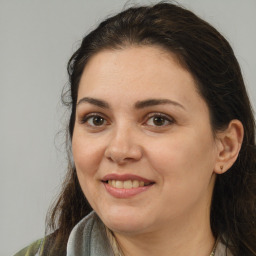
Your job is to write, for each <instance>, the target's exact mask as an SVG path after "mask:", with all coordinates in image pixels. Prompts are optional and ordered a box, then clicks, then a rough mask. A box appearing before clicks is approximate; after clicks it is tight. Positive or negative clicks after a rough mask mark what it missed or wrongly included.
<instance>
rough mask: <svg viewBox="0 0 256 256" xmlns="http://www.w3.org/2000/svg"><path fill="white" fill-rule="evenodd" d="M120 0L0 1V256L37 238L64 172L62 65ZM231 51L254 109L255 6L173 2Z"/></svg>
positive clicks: (250, 1) (218, 0) (226, 0)
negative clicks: (205, 24) (217, 35)
mask: <svg viewBox="0 0 256 256" xmlns="http://www.w3.org/2000/svg"><path fill="white" fill-rule="evenodd" d="M154 2H156V1H128V2H127V1H123V0H74V1H73V0H72V1H71V0H70V1H67V0H55V1H52V0H44V1H40V0H6V1H5V0H0V86H1V91H0V160H1V161H0V241H1V242H0V244H1V246H0V256H2V255H3V256H4V255H13V254H14V253H15V252H17V251H18V250H19V249H21V248H23V247H24V246H26V245H28V244H29V243H31V242H32V241H34V240H35V239H38V238H41V237H42V236H43V235H44V227H45V215H46V212H47V209H48V207H49V205H50V203H51V202H52V201H53V199H54V198H55V197H56V194H57V192H58V191H59V188H60V184H61V181H62V180H63V177H64V174H65V171H66V160H65V147H64V143H65V135H64V130H65V124H66V116H65V108H64V107H63V106H62V105H61V102H60V95H61V91H62V88H63V86H64V85H65V84H67V81H68V79H67V75H66V63H67V61H68V59H69V57H70V56H71V54H72V53H73V52H74V51H75V50H76V49H77V47H78V45H79V42H80V40H81V39H82V37H83V36H84V35H85V34H86V33H88V32H89V31H90V30H91V29H93V28H95V25H96V24H98V23H99V21H100V20H101V19H103V18H105V17H106V16H109V15H111V14H114V13H116V12H117V11H119V10H121V9H122V8H124V6H125V5H126V6H130V5H132V3H154ZM177 2H179V3H181V4H183V5H184V6H186V7H188V8H189V9H191V10H192V11H194V12H195V13H196V14H198V15H199V16H200V17H202V18H203V19H205V20H207V21H209V22H210V23H211V24H213V25H214V26H215V27H216V28H217V29H218V30H219V31H220V32H222V33H223V34H224V35H225V36H226V38H227V39H228V40H229V42H230V43H231V45H232V47H233V49H234V51H235V53H236V56H237V58H238V60H239V62H240V65H241V68H242V72H243V74H244V78H245V82H246V85H247V88H248V91H249V95H250V98H251V100H252V102H253V105H254V108H255V106H256V104H255V100H256V86H255V84H256V70H255V64H256V61H255V60H256V51H255V46H256V33H255V32H256V15H255V11H256V1H255V0H243V1H241V0H214V1H212V0H180V1H177Z"/></svg>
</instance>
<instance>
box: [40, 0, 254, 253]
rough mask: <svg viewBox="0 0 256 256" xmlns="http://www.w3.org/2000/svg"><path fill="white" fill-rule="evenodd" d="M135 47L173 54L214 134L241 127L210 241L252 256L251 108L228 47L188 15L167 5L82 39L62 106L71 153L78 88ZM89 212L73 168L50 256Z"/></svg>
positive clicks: (217, 195)
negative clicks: (95, 59)
mask: <svg viewBox="0 0 256 256" xmlns="http://www.w3.org/2000/svg"><path fill="white" fill-rule="evenodd" d="M131 46H158V47H162V48H163V49H165V50H166V51H167V52H171V53H172V54H175V56H176V57H177V58H178V59H179V61H180V63H181V65H182V66H183V67H184V68H185V69H186V70H188V71H189V72H190V73H191V74H192V75H193V77H194V79H195V81H196V83H197V87H198V91H199V93H200V95H201V96H202V98H203V99H204V100H205V102H206V103H207V105H208V108H209V111H210V118H211V125H212V130H213V132H214V131H218V130H221V129H224V128H225V127H227V125H228V124H229V122H230V121H231V120H232V119H238V120H240V121H241V122H242V124H243V126H244V140H243V143H242V147H241V151H240V153H239V156H238V159H237V161H236V162H235V163H234V165H233V166H232V167H231V168H230V170H228V171H227V172H226V173H224V174H221V175H217V179H216V183H215V187H214V191H213V198H212V205H211V212H210V223H211V229H212V232H213V235H214V236H215V237H216V238H217V237H220V239H221V240H222V242H223V243H224V244H225V245H226V246H227V247H228V248H229V249H230V250H231V252H232V253H233V255H234V256H241V255H243V256H244V255H246V256H250V255H254V256H255V255H256V165H255V162H256V161H255V159H256V158H255V152H256V150H255V120H254V116H253V113H252V108H251V105H250V102H249V99H248V95H247V92H246V89H245V85H244V81H243V78H242V74H241V70H240V67H239V64H238V61H237V59H236V57H235V55H234V53H233V50H232V48H231V47H230V45H229V43H228V42H227V41H226V39H225V38H224V37H223V36H222V35H221V34H220V33H219V32H218V31H217V30H216V29H215V28H213V27H212V26H211V25H209V24H208V23H207V22H205V21H204V20H202V19H201V18H199V17H197V16H196V15H195V14H194V13H192V12H191V11H189V10H186V9H184V8H183V7H180V6H178V5H176V4H172V3H167V2H160V3H158V4H155V5H150V6H139V7H138V6H136V7H131V8H129V9H126V10H124V11H122V12H121V13H119V14H117V15H115V16H112V17H110V18H108V19H106V20H105V21H103V22H102V23H100V24H99V26H98V27H97V28H96V29H95V30H93V31H92V32H90V33H89V34H88V35H87V36H85V37H84V39H83V40H82V43H81V46H80V47H79V49H78V50H77V51H76V52H75V53H74V54H73V56H72V57H71V59H70V60H69V62H68V67H67V69H68V74H69V86H70V87H69V89H68V91H67V92H66V93H65V103H66V104H67V105H68V106H69V107H70V110H71V112H70V119H69V124H68V129H67V137H68V145H69V146H68V147H70V144H71V141H72V135H73V129H74V122H75V112H76V103H77V93H78V86H79V82H80V78H81V75H82V73H83V70H84V68H85V66H86V64H87V62H88V60H89V59H90V58H91V57H92V56H94V55H95V54H96V53H98V52H100V51H102V50H104V49H113V50H115V49H125V48H127V47H131ZM68 150H69V148H68ZM70 152H71V151H70ZM70 159H72V156H71V157H70ZM91 211H92V208H91V206H90V205H89V203H88V202H87V200H86V198H85V196H84V194H83V192H82V190H81V188H80V185H79V181H78V178H77V174H76V169H75V167H74V164H73V163H72V161H71V160H70V161H69V165H68V172H67V176H66V179H65V182H64V183H63V188H62V191H61V193H60V195H59V197H58V200H57V201H56V202H55V204H54V205H53V206H52V208H51V211H50V212H49V218H48V228H49V229H51V230H54V231H55V232H54V233H53V234H52V235H50V236H49V239H47V241H46V245H47V246H46V247H45V248H46V251H48V254H47V255H51V253H50V251H51V250H53V251H55V252H56V251H58V253H59V254H58V255H60V254H61V253H63V254H65V248H66V244H67V240H68V237H69V234H70V232H71V230H72V228H73V227H74V226H75V225H76V224H77V223H78V222H79V221H80V220H81V219H82V218H83V217H84V216H85V215H87V214H88V213H89V212H91Z"/></svg>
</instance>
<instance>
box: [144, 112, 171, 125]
mask: <svg viewBox="0 0 256 256" xmlns="http://www.w3.org/2000/svg"><path fill="white" fill-rule="evenodd" d="M172 123H173V120H172V119H171V118H169V117H167V116H165V115H163V114H155V115H152V116H151V117H150V118H149V119H148V120H147V122H146V124H147V125H149V126H156V127H161V126H167V125H170V124H172Z"/></svg>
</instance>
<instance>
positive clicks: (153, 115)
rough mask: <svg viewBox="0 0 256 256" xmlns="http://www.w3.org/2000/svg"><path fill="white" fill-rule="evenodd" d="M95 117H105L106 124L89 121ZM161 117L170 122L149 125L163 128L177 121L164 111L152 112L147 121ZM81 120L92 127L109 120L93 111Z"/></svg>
mask: <svg viewBox="0 0 256 256" xmlns="http://www.w3.org/2000/svg"><path fill="white" fill-rule="evenodd" d="M94 117H99V118H102V119H104V122H105V124H102V125H99V126H97V125H91V124H89V123H88V121H89V120H90V119H91V120H93V118H94ZM159 117H160V118H163V119H164V121H165V122H168V124H164V125H160V126H158V125H149V126H151V127H155V128H158V129H159V128H163V127H166V126H168V125H171V124H173V123H174V122H175V120H174V119H173V118H171V117H169V116H167V115H165V114H162V113H150V114H148V115H147V120H146V122H148V121H149V120H150V119H152V118H159ZM144 119H145V118H144ZM80 122H81V124H87V126H89V127H92V128H101V127H102V126H104V125H106V122H107V120H106V118H105V117H104V116H103V115H102V114H101V113H91V114H88V115H86V116H84V117H83V118H82V119H81V121H80ZM146 122H144V123H146Z"/></svg>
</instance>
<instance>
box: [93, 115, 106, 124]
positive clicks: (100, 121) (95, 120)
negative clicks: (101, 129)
mask: <svg viewBox="0 0 256 256" xmlns="http://www.w3.org/2000/svg"><path fill="white" fill-rule="evenodd" d="M104 121H105V120H104V118H102V117H101V116H94V117H93V118H92V123H93V125H95V126H100V125H103V124H104Z"/></svg>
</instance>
